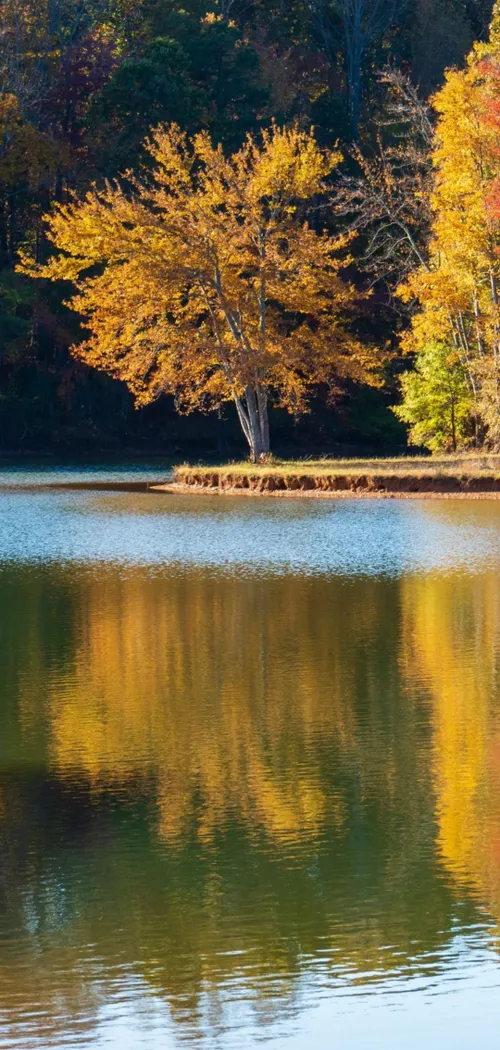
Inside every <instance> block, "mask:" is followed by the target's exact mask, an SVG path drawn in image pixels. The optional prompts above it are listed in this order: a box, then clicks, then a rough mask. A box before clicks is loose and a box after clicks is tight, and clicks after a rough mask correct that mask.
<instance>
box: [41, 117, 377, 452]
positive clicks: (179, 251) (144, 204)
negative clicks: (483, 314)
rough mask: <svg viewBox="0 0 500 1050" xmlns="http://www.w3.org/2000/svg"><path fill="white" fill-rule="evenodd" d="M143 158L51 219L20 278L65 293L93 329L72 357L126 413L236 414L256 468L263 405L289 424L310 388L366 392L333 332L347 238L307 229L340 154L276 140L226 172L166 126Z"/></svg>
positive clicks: (342, 338) (361, 352) (204, 138)
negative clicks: (219, 409)
mask: <svg viewBox="0 0 500 1050" xmlns="http://www.w3.org/2000/svg"><path fill="white" fill-rule="evenodd" d="M148 148H149V151H150V154H151V158H152V161H153V167H154V177H153V179H152V180H144V181H140V180H138V179H136V178H134V177H132V176H129V177H128V179H127V180H124V181H123V182H122V184H117V183H115V184H107V185H106V187H105V188H104V189H103V190H102V191H99V190H97V189H93V190H92V191H91V192H89V193H88V194H87V196H86V197H85V199H84V200H82V201H78V200H74V202H73V203H70V204H69V205H65V206H58V207H57V208H56V211H55V213H54V214H53V215H52V217H51V218H50V219H49V222H48V234H49V238H50V240H51V241H52V244H53V245H54V247H55V249H56V250H57V251H56V253H55V254H54V255H53V256H52V258H51V259H50V260H49V262H48V263H47V264H46V265H43V266H36V265H35V266H33V265H32V264H30V263H26V261H25V262H24V266H25V267H26V266H28V269H30V272H33V273H35V274H36V275H37V276H41V277H45V278H50V279H51V280H61V279H62V280H68V281H71V282H74V283H75V285H76V288H77V292H76V294H75V296H74V297H73V299H72V300H71V305H72V306H73V308H74V309H75V310H77V311H79V312H80V313H81V314H82V315H83V316H84V317H85V318H86V324H87V326H88V329H89V331H90V334H89V338H88V339H87V341H86V342H85V343H83V345H80V346H78V347H76V348H75V353H76V354H77V356H78V357H80V358H83V359H84V360H85V361H86V362H88V363H89V364H91V365H93V366H95V367H97V368H100V369H103V370H105V371H106V372H109V373H111V374H112V375H114V376H116V377H118V378H120V379H122V380H124V381H125V382H126V383H127V385H128V387H129V389H130V390H131V391H132V392H133V394H134V396H135V398H136V402H137V404H139V405H143V404H146V403H148V402H150V401H152V400H154V399H156V398H157V397H159V396H160V395H161V394H164V393H170V394H174V395H175V397H176V399H177V403H178V406H179V408H180V409H181V410H182V409H184V410H187V411H189V410H190V409H193V408H195V407H202V408H210V407H215V406H218V405H220V404H221V403H222V402H224V401H229V400H232V401H234V403H235V405H236V409H237V412H238V417H239V421H240V423H241V427H242V430H243V432H244V435H245V437H246V439H247V441H248V445H249V447H250V451H251V454H252V456H253V458H254V459H257V458H258V457H260V456H261V455H263V454H266V453H267V452H268V451H269V448H270V444H269V425H268V399H269V397H270V396H272V397H274V398H275V399H276V400H277V401H278V403H279V404H281V405H282V406H284V407H285V408H287V409H288V410H290V411H292V412H297V411H300V410H301V409H303V408H304V406H305V403H306V397H307V392H308V388H309V387H310V386H311V385H312V384H315V383H318V382H327V383H331V384H333V385H334V384H335V377H351V378H354V379H355V380H368V381H372V382H376V360H375V355H374V354H373V352H372V351H370V350H368V349H367V348H366V347H363V346H362V344H360V343H359V341H357V340H356V339H355V338H354V337H353V336H352V334H350V333H349V331H348V328H347V326H346V320H347V319H348V315H349V312H350V308H351V307H352V305H353V303H354V301H355V299H356V291H355V289H354V288H353V287H352V286H351V285H350V284H349V283H348V282H347V281H346V280H344V279H343V278H342V276H341V270H342V268H343V267H344V266H345V265H346V264H347V262H348V260H347V258H346V248H347V238H346V237H342V236H340V237H332V236H330V235H328V234H327V233H319V234H318V233H317V232H316V231H315V230H313V229H312V228H311V226H310V225H309V224H308V222H307V220H306V217H305V214H306V213H305V205H306V203H307V202H309V201H310V200H311V198H315V199H316V200H317V199H318V195H320V194H322V193H324V192H325V189H326V184H325V180H326V178H327V176H328V175H329V173H330V172H331V171H332V169H333V168H334V167H335V166H336V165H337V163H338V161H339V156H338V154H336V153H334V152H331V151H322V150H320V149H319V147H318V146H317V144H316V142H315V140H314V136H313V134H312V133H310V134H307V133H305V132H303V131H300V130H299V129H298V128H292V129H285V130H282V129H279V128H277V127H272V128H271V129H270V130H269V131H267V132H265V133H264V134H263V135H262V138H261V140H260V142H257V141H256V140H255V139H254V138H252V137H249V138H248V139H247V141H246V143H245V145H244V146H243V147H242V149H241V150H240V151H239V152H237V153H236V154H234V155H233V156H232V157H230V158H229V159H228V158H226V156H225V155H224V152H223V150H222V148H221V147H214V146H213V145H212V143H211V141H210V138H209V136H208V135H207V134H206V133H203V134H199V135H197V136H195V137H194V138H193V139H192V141H191V142H190V141H188V140H187V138H186V136H185V135H184V134H182V133H181V131H180V130H179V129H178V128H177V127H176V126H175V125H171V126H169V127H164V128H160V129H159V130H157V131H156V133H155V134H154V135H153V138H152V140H151V142H150V144H149V147H148ZM316 225H317V223H316Z"/></svg>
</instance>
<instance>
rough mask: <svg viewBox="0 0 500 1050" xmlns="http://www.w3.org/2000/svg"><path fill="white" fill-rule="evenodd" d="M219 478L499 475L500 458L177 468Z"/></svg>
mask: <svg viewBox="0 0 500 1050" xmlns="http://www.w3.org/2000/svg"><path fill="white" fill-rule="evenodd" d="M193 473H196V474H218V475H219V476H220V475H229V474H232V475H235V474H237V475H240V476H244V475H247V476H253V477H264V476H267V475H271V474H272V475H279V476H281V477H283V476H285V477H288V476H290V475H292V474H293V475H310V476H311V475H313V476H314V477H317V476H321V475H329V474H342V475H343V474H345V475H347V474H348V475H353V474H392V475H394V474H396V475H398V474H404V475H411V476H412V477H415V476H416V477H419V476H422V475H425V476H427V475H431V476H438V475H457V474H462V475H467V476H468V477H473V476H481V475H483V474H488V475H490V476H491V475H492V474H495V475H496V474H499V475H500V454H495V453H491V454H490V453H476V452H474V453H472V452H469V453H463V454H455V455H452V454H450V455H446V456H397V457H393V458H380V459H377V458H373V459H348V458H343V459H328V458H326V457H325V458H324V459H299V460H284V459H277V458H275V457H274V456H271V457H269V458H268V459H267V460H265V462H263V463H257V464H255V463H251V462H250V461H241V462H238V463H224V464H222V465H211V466H207V465H206V464H204V465H201V464H194V463H193V464H183V465H182V466H179V467H176V468H175V474H176V477H177V478H178V479H179V480H182V476H183V475H186V474H193Z"/></svg>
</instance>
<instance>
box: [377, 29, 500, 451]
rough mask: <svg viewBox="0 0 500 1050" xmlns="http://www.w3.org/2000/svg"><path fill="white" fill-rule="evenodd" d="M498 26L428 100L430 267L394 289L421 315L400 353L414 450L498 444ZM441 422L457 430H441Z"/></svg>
mask: <svg viewBox="0 0 500 1050" xmlns="http://www.w3.org/2000/svg"><path fill="white" fill-rule="evenodd" d="M499 23H500V13H499V11H498V10H497V9H495V14H494V19H493V23H492V27H491V33H490V41H489V43H488V44H486V45H476V46H475V47H474V49H473V51H472V53H471V55H470V56H469V59H468V62H467V66H466V68H465V69H463V70H451V71H449V72H448V73H447V75H446V81H445V84H444V86H443V88H442V89H441V90H440V91H439V92H438V94H437V95H436V96H435V98H434V100H433V105H434V108H435V110H436V112H437V114H438V122H437V127H436V135H435V146H434V154H433V162H434V170H435V175H434V191H433V196H432V208H433V211H434V223H433V231H432V234H433V235H432V242H431V246H430V261H429V264H428V265H424V266H421V267H420V269H418V270H417V271H416V272H415V273H414V274H413V275H412V276H411V277H410V278H409V280H408V281H407V283H406V285H405V286H404V288H402V289H401V290H400V294H401V295H402V296H403V297H404V298H406V299H407V300H416V301H417V302H418V303H419V305H420V310H419V312H418V313H417V314H416V316H415V318H414V321H413V325H412V329H411V332H410V333H409V335H408V336H407V338H406V348H407V349H408V350H409V351H411V352H416V354H417V371H416V372H415V373H413V374H410V376H409V377H405V378H404V381H403V393H404V395H405V397H404V402H403V406H402V408H400V409H398V410H397V412H398V414H399V415H400V416H401V417H402V418H403V419H405V421H406V422H409V423H410V425H411V427H412V432H413V434H414V438H415V440H416V441H417V442H419V443H420V441H421V440H422V433H423V432H425V433H427V435H428V439H427V440H426V443H427V444H429V447H431V448H436V447H437V446H441V447H443V446H445V445H446V444H447V443H448V444H450V445H451V444H453V445H454V444H455V443H456V442H457V440H458V442H459V443H461V444H466V443H467V441H468V440H470V438H471V437H473V436H474V434H475V435H476V439H477V437H478V436H480V437H483V436H484V437H485V438H486V440H487V441H488V443H489V444H491V445H494V446H497V445H498V444H499V442H500V360H499V340H500V315H499V304H498V297H499V291H498V289H499V279H500V256H499V247H500V239H499V226H498V222H497V221H496V219H495V217H494V215H493V213H492V210H491V208H490V206H489V198H490V194H491V190H492V186H493V185H494V182H495V179H496V177H497V175H498V170H499V154H498V149H497V140H498V132H497V129H496V128H495V126H494V123H493V122H492V121H491V119H489V111H490V108H491V102H492V95H494V94H495V92H497V90H498V86H497V85H498V78H497V77H496V76H492V71H493V70H494V69H495V67H496V60H497V58H498V57H500V32H499ZM430 355H431V356H432V355H434V356H433V361H434V367H433V368H431V369H430V371H429V369H427V370H426V368H425V364H426V362H427V361H428V359H429V358H430ZM435 360H438V363H439V369H440V370H441V373H442V376H443V381H442V389H443V395H444V394H445V387H446V386H447V383H446V381H445V379H444V376H445V373H447V374H448V375H449V376H452V377H453V390H454V397H455V403H454V404H452V405H451V408H450V399H449V398H448V397H447V396H443V397H442V398H438V399H437V400H436V398H435V397H434V396H431V394H432V391H431V390H430V388H429V389H428V387H429V376H430V379H431V380H432V382H434V385H435V379H436V370H435ZM419 366H420V367H419ZM427 373H429V375H427ZM448 385H449V384H448ZM457 394H458V400H457ZM436 406H438V407H437V408H436ZM452 410H453V411H452ZM445 416H446V417H448V416H449V417H450V419H452V420H453V427H452V426H451V424H450V425H449V426H446V425H443V420H444V418H445ZM457 421H459V427H458V431H457V429H456V425H457Z"/></svg>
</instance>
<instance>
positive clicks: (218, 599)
mask: <svg viewBox="0 0 500 1050" xmlns="http://www.w3.org/2000/svg"><path fill="white" fill-rule="evenodd" d="M105 476H106V475H103V477H102V478H100V480H103V478H104V479H105ZM144 476H145V477H146V476H147V471H146V472H145V475H144ZM25 479H26V472H25V473H24V475H23V477H22V478H21V481H23V480H24V481H25ZM33 480H34V481H35V482H36V477H34V478H33ZM63 480H67V479H63ZM70 480H78V476H77V475H75V474H72V475H71V478H70ZM2 483H3V484H4V486H5V485H7V487H4V488H3V490H2V491H1V492H0V558H1V563H0V565H1V567H0V659H1V676H0V858H1V860H0V1047H1V1048H2V1050H3V1048H7V1047H9V1048H14V1047H16V1048H19V1050H29V1048H31V1047H37V1048H51V1047H71V1048H73V1047H74V1048H76V1047H89V1048H99V1050H100V1048H105V1047H106V1048H110V1047H112V1048H117V1050H118V1048H119V1050H121V1048H124V1050H134V1048H136V1047H144V1048H148V1050H149V1048H151V1050H157V1048H158V1050H159V1048H162V1050H163V1048H175V1047H178V1046H181V1045H186V1046H189V1047H191V1046H197V1045H199V1046H200V1048H203V1047H206V1048H207V1050H208V1048H210V1050H212V1048H218V1047H221V1048H224V1050H225V1048H227V1050H240V1048H241V1050H243V1048H247V1047H249V1046H257V1045H260V1043H261V1042H262V1041H264V1042H265V1043H267V1045H269V1046H270V1047H271V1048H272V1050H277V1048H283V1050H285V1048H289V1050H309V1047H311V1046H314V1047H316V1046H317V1047H320V1048H322V1047H330V1046H335V1047H339V1048H344V1047H346V1048H347V1047H349V1050H351V1048H353V1050H358V1048H359V1050H365V1048H368V1047H369V1048H371V1047H377V1048H378V1047H380V1048H382V1047H383V1048H384V1050H396V1048H397V1050H400V1047H402V1046H405V1047H410V1048H411V1050H413V1048H415V1050H417V1048H418V1050H421V1048H422V1046H424V1045H425V1046H426V1048H427V1050H434V1048H436V1050H437V1048H438V1047H439V1048H443V1047H444V1048H448V1047H450V1048H452V1047H453V1048H454V1050H455V1048H464V1050H465V1048H467V1050H470V1048H471V1047H472V1046H475V1045H482V1047H485V1048H488V1050H489V1048H493V1047H496V1046H497V1038H498V1036H497V1032H498V1024H499V1021H500V954H499V947H500V946H499V941H498V924H499V922H500V682H499V678H498V670H497V668H498V657H499V653H500V577H499V574H498V567H499V564H500V504H499V503H496V502H494V501H491V502H488V501H484V502H481V501H478V502H470V503H467V502H463V501H462V502H460V501H446V502H429V503H425V502H422V501H415V502H412V501H402V502H398V501H373V502H370V501H359V502H358V501H356V502H352V503H349V502H345V501H335V500H332V501H329V500H325V501H318V502H317V503H315V502H313V501H306V500H303V501H301V500H287V501H277V500H276V501H273V500H269V501H268V500H263V499H261V500H259V499H255V500H253V499H245V500H243V499H242V500H238V499H233V498H217V497H214V498H212V497H208V496H204V497H199V498H198V497H195V496H193V497H171V496H166V495H163V494H158V495H157V494H153V493H146V492H145V493H136V492H126V491H124V492H102V491H99V492H93V491H83V490H82V491H67V490H54V491H46V490H42V489H40V491H37V490H36V489H35V490H32V491H28V490H25V489H24V488H23V485H22V484H19V473H17V474H15V475H14V474H12V473H10V474H9V473H7V472H5V473H4V475H3V478H2V477H0V486H1V485H2ZM30 484H32V481H30Z"/></svg>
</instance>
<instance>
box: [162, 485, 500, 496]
mask: <svg viewBox="0 0 500 1050" xmlns="http://www.w3.org/2000/svg"><path fill="white" fill-rule="evenodd" d="M149 491H150V492H164V493H166V494H167V495H171V496H246V497H257V498H262V497H265V498H271V499H330V500H332V499H347V500H362V499H417V500H422V499H434V500H436V499H437V500H453V499H458V500H485V499H486V500H499V499H500V486H499V489H498V490H496V491H494V490H489V491H488V490H487V489H486V490H479V489H477V490H475V491H471V490H469V491H464V490H463V489H462V490H460V489H457V490H456V491H445V490H444V489H443V490H438V489H434V490H433V489H430V488H428V489H427V490H426V489H424V488H423V489H420V490H419V489H412V490H411V491H408V490H406V491H405V490H399V491H388V490H376V489H373V488H362V487H360V488H353V489H333V488H332V489H320V488H295V489H263V488H243V487H241V486H234V485H223V486H218V485H217V486H216V485H200V484H187V483H183V482H176V481H174V482H167V483H165V484H162V485H150V486H149Z"/></svg>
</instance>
